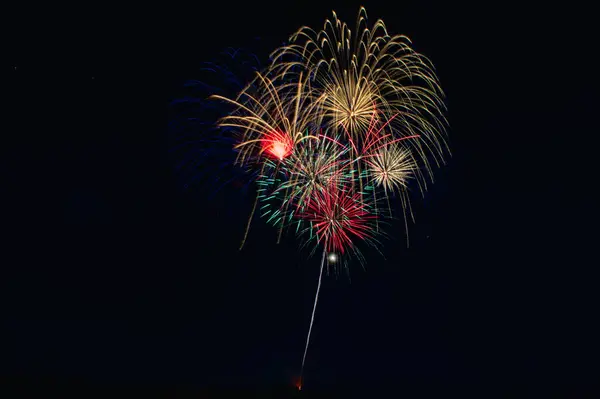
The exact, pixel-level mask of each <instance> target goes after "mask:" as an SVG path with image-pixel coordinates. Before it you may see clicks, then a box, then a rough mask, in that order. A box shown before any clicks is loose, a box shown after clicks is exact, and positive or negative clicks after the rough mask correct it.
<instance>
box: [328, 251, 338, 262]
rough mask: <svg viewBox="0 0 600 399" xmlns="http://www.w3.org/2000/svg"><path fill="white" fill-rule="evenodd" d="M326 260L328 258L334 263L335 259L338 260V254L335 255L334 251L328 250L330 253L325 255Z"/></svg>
mask: <svg viewBox="0 0 600 399" xmlns="http://www.w3.org/2000/svg"><path fill="white" fill-rule="evenodd" d="M327 260H328V261H329V262H330V263H335V262H337V260H338V256H337V254H336V253H334V252H330V253H329V255H327Z"/></svg>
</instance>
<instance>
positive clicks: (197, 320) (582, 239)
mask: <svg viewBox="0 0 600 399" xmlns="http://www.w3.org/2000/svg"><path fill="white" fill-rule="evenodd" d="M445 3H446V4H445V5H440V4H436V3H432V2H402V3H401V2H394V3H388V4H386V2H366V3H364V5H365V6H366V7H367V12H368V14H369V17H370V20H371V21H372V22H373V21H374V20H375V19H376V18H380V17H381V18H383V19H384V21H385V22H386V25H387V27H388V30H389V31H390V32H391V33H403V34H406V35H408V36H409V37H410V38H411V39H412V41H413V45H414V48H415V49H416V50H417V51H419V52H421V53H423V54H425V55H427V56H428V57H429V58H430V59H431V60H432V61H433V63H434V64H435V66H436V68H437V72H438V76H439V77H440V80H441V84H442V87H443V88H444V90H445V92H446V94H447V104H448V108H449V112H448V118H449V121H450V138H451V141H450V143H451V148H452V152H453V156H452V158H451V159H450V160H449V162H448V164H447V165H446V166H444V167H442V168H441V169H438V170H437V171H436V183H435V184H434V185H433V186H432V187H431V189H430V190H429V191H428V193H427V195H426V198H425V199H422V200H417V201H415V209H416V218H417V224H416V225H413V226H412V227H411V232H410V234H411V240H412V241H411V247H410V248H409V249H407V248H406V245H405V243H404V238H403V237H402V236H401V232H402V229H401V228H397V229H395V230H392V235H396V233H395V232H396V231H397V232H398V235H397V236H396V237H395V239H393V240H391V241H388V242H386V244H385V247H384V253H385V256H386V259H383V258H382V257H381V256H380V255H377V254H376V253H370V252H367V253H366V256H367V265H366V270H365V271H363V270H362V269H361V268H360V267H358V266H357V265H352V266H351V272H350V277H351V281H349V280H348V279H347V278H346V277H340V278H335V277H333V276H329V277H327V278H325V279H324V281H323V286H322V291H321V296H320V302H319V306H318V309H317V314H316V319H315V326H314V329H313V335H312V341H311V347H310V349H309V353H308V357H307V365H306V369H305V389H304V390H303V391H302V392H301V393H302V395H301V396H309V397H310V396H311V394H312V395H315V394H319V393H323V392H328V393H329V394H330V395H332V394H334V393H339V394H340V395H341V396H348V395H349V394H351V393H353V394H356V395H357V396H358V397H379V394H375V392H380V393H381V392H393V393H397V394H398V395H400V394H407V395H408V397H415V396H428V395H429V394H431V395H432V396H436V397H438V396H439V394H445V395H450V394H454V393H461V394H463V395H468V394H473V395H474V396H477V397H492V396H504V395H508V394H515V393H516V394H518V395H520V396H536V395H538V394H539V392H546V393H553V394H556V395H558V396H560V395H562V394H563V393H564V394H566V393H570V394H571V395H575V396H570V397H577V395H578V394H583V393H585V392H587V393H590V392H594V390H595V389H597V388H598V385H597V378H598V375H599V372H600V367H599V366H598V361H597V359H598V357H597V355H598V344H597V336H598V335H597V333H598V331H597V329H596V326H595V323H596V320H595V319H597V300H598V295H597V277H598V276H597V272H596V269H597V266H596V264H597V256H596V253H595V251H594V247H595V244H596V240H595V239H594V238H595V228H594V226H595V225H594V223H593V222H592V220H593V217H592V210H593V205H596V202H593V200H592V193H593V192H594V183H595V182H596V180H597V178H596V177H594V176H593V173H591V172H592V171H593V166H594V163H595V162H594V161H595V159H596V158H595V156H594V155H593V154H594V146H595V144H594V139H595V135H596V134H595V132H597V126H596V124H595V123H591V122H590V121H588V119H590V120H591V118H590V116H591V115H593V114H594V113H595V112H596V109H597V106H598V101H597V98H598V91H597V89H596V88H595V87H596V86H595V76H594V74H596V73H597V69H596V68H595V67H594V66H593V65H592V64H591V63H590V62H591V61H590V60H591V59H592V58H593V57H592V56H593V54H594V53H595V52H596V51H597V49H596V46H595V45H594V44H593V40H592V37H593V36H592V32H593V24H592V23H591V21H590V19H591V18H590V16H591V15H592V13H591V11H590V10H586V9H584V8H582V7H579V6H578V5H577V4H576V3H573V2H569V3H568V4H567V3H562V4H560V5H559V6H552V5H551V4H550V3H549V2H540V3H539V4H528V5H524V4H521V3H518V2H514V3H507V2H500V3H485V4H483V3H482V4H480V5H479V6H472V5H466V4H465V5H461V4H454V2H445ZM332 9H334V10H336V11H337V12H338V15H339V16H340V17H341V18H342V19H343V20H345V21H347V22H349V23H350V25H351V26H354V21H355V18H356V13H357V12H358V4H350V3H348V2H337V3H336V2H325V1H321V2H311V3H310V4H309V3H307V2H291V1H290V2H284V3H273V4H262V3H255V2H252V3H244V4H234V3H231V2H228V3H227V2H213V3H210V4H209V5H204V6H202V5H201V4H200V3H199V2H196V3H190V4H187V5H174V4H171V3H168V4H167V3H165V4H161V5H160V6H144V7H140V8H136V9H127V10H125V9H122V8H110V7H107V6H104V5H99V4H96V5H94V4H88V5H86V6H85V7H84V6H81V7H80V8H79V9H73V8H71V7H64V8H61V7H58V6H54V5H53V6H51V7H47V8H44V9H42V8H38V7H35V8H33V7H32V9H26V8H23V9H20V10H15V11H14V12H12V13H10V12H9V13H8V14H7V15H9V16H11V17H10V18H9V28H10V29H9V31H10V33H9V37H10V39H11V40H10V43H9V47H8V48H5V49H4V52H5V53H6V52H7V53H8V55H9V56H8V61H9V62H10V63H11V65H10V66H9V68H8V70H7V76H8V84H7V85H6V86H5V90H4V93H5V94H7V100H8V104H9V105H5V110H6V111H8V112H7V117H8V118H7V119H6V124H5V125H4V128H3V139H5V140H6V141H5V143H7V145H3V146H2V152H3V155H2V160H1V161H2V166H3V168H2V170H3V174H2V179H3V184H2V186H3V188H2V191H3V192H4V194H3V198H4V199H5V200H6V201H5V206H4V207H3V214H4V216H3V223H2V229H3V230H4V234H3V236H4V238H3V240H2V243H3V247H5V250H3V251H2V252H3V258H4V260H3V261H2V266H3V267H2V279H1V284H2V285H1V286H0V290H1V291H0V292H1V294H0V295H2V300H1V303H2V315H1V323H2V324H1V331H2V335H3V337H4V338H2V344H1V346H0V372H1V374H0V389H2V390H5V391H6V394H3V395H2V397H12V396H13V395H16V396H24V397H31V395H32V394H31V393H30V392H29V391H30V390H36V391H41V392H49V391H61V392H63V391H64V392H75V393H76V395H83V396H80V397H89V396H90V395H92V394H97V395H99V396H103V395H109V394H110V395H114V394H119V393H123V392H126V393H129V394H130V395H133V396H134V397H137V396H142V395H144V396H148V395H149V396H160V395H166V396H168V397H177V396H178V395H181V396H185V395H189V396H190V397H204V396H202V395H205V396H206V397H211V396H210V395H214V394H219V393H222V394H226V393H227V392H230V391H231V390H233V391H235V392H237V393H238V394H239V395H240V396H241V397H243V396H244V395H246V396H248V395H251V394H253V393H257V392H260V393H271V394H272V395H273V396H272V397H287V396H289V395H292V396H293V395H297V394H298V393H294V388H293V381H294V378H295V377H297V375H298V373H299V369H300V362H301V358H302V353H303V350H304V343H305V337H306V332H307V329H308V323H309V321H310V312H311V309H312V301H313V297H314V292H315V289H316V282H317V276H318V259H317V258H309V257H308V256H307V253H306V252H302V251H299V250H298V245H297V243H296V242H295V241H294V240H293V237H289V238H288V239H286V240H284V242H283V243H282V244H280V245H276V244H275V238H276V232H275V231H274V230H273V229H272V228H270V227H268V226H265V225H264V223H263V222H261V221H258V222H257V223H255V224H254V225H253V227H252V230H251V232H250V238H249V240H248V242H247V244H246V247H245V249H244V250H243V251H242V252H238V250H237V248H238V245H239V241H240V239H241V236H242V233H243V228H244V223H245V221H246V217H247V215H248V213H249V211H250V208H251V205H252V198H251V197H248V198H247V200H245V201H244V200H242V201H239V204H240V205H239V206H236V207H235V209H230V208H228V207H227V206H226V205H224V204H227V203H226V202H223V201H218V200H217V201H208V200H207V199H206V198H207V193H206V190H205V188H203V187H202V186H193V185H192V186H191V187H190V188H189V189H183V188H182V187H181V183H180V179H179V178H178V176H177V175H176V172H175V169H174V167H173V164H172V159H171V158H170V157H169V142H170V141H169V137H168V135H169V131H168V129H167V124H168V122H169V114H168V104H169V102H170V101H171V100H173V99H174V98H177V97H178V96H180V95H181V86H182V85H183V83H184V82H185V81H186V80H188V79H192V78H196V74H197V71H198V68H199V66H200V64H201V63H202V62H206V61H210V60H211V59H213V58H214V57H215V56H216V55H217V54H218V52H219V51H220V50H222V49H223V48H225V47H229V46H233V47H236V46H245V45H247V44H248V43H250V42H251V41H253V40H254V38H256V37H259V38H260V42H261V43H262V44H261V46H260V47H261V49H262V51H263V52H264V53H263V55H265V54H267V53H268V52H269V51H270V50H271V49H273V48H275V47H276V46H277V45H279V44H281V43H282V42H283V41H285V40H286V39H287V36H288V35H289V34H291V33H292V32H294V31H295V30H296V29H298V28H299V27H300V26H302V25H309V26H313V27H315V28H319V27H320V26H321V25H322V23H323V21H324V19H325V18H328V17H330V15H331V14H330V12H331V10H332ZM3 58H4V57H3ZM16 392H19V393H18V394H17V393H16ZM28 392H29V393H28ZM434 392H437V393H434ZM286 395H287V396H286ZM371 395H372V396H371Z"/></svg>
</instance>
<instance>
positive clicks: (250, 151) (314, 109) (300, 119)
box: [212, 73, 324, 163]
mask: <svg viewBox="0 0 600 399" xmlns="http://www.w3.org/2000/svg"><path fill="white" fill-rule="evenodd" d="M308 83H309V82H308V80H307V79H304V78H302V75H300V76H299V79H298V80H297V81H296V82H292V83H289V82H283V81H280V80H277V79H275V80H272V79H270V78H268V77H266V76H264V75H263V74H261V73H257V77H256V79H255V80H254V81H253V82H252V84H250V85H249V86H248V87H247V88H246V89H244V90H243V91H242V92H241V93H240V94H239V95H238V97H237V98H236V99H230V98H227V97H223V96H220V95H214V96H212V98H213V99H216V100H222V101H225V102H228V103H230V104H232V105H233V106H234V107H235V108H236V109H235V110H234V111H233V112H232V113H231V114H229V115H227V116H225V117H224V118H222V119H221V121H220V123H219V126H220V127H228V128H236V129H238V130H239V131H240V132H241V135H242V138H241V140H240V142H239V143H238V144H237V145H236V146H235V148H236V149H239V151H240V152H239V156H238V162H239V163H246V162H247V161H248V160H249V159H256V158H260V156H261V155H262V154H263V153H266V154H267V155H269V156H271V157H275V158H277V159H279V160H282V159H283V158H285V157H287V156H289V155H290V154H291V153H292V152H293V151H294V149H295V147H296V146H297V145H298V144H299V143H301V142H302V141H303V140H306V139H310V138H316V137H315V136H314V135H311V134H309V132H310V131H311V130H313V129H315V126H318V125H319V123H320V120H318V119H315V115H319V114H320V112H319V111H318V109H319V108H320V106H321V104H322V100H323V97H324V96H321V97H320V98H319V97H316V96H315V94H314V92H313V91H312V90H311V88H310V85H309V84H308Z"/></svg>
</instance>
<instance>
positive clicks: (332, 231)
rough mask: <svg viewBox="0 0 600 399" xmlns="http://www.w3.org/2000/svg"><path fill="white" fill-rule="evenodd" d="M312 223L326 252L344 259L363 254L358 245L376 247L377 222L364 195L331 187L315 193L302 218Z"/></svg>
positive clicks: (347, 189)
mask: <svg viewBox="0 0 600 399" xmlns="http://www.w3.org/2000/svg"><path fill="white" fill-rule="evenodd" d="M300 217H301V218H303V219H306V220H307V221H309V222H310V224H311V227H310V230H311V233H312V231H314V235H312V234H311V236H312V238H314V239H316V240H317V241H318V242H320V243H322V244H323V248H324V251H326V252H335V253H339V254H340V255H344V254H345V253H347V252H348V251H352V252H354V253H355V254H359V252H358V251H357V249H356V242H357V241H365V242H368V243H370V244H375V243H376V241H375V234H376V230H375V224H374V221H375V218H376V215H375V214H373V213H372V212H371V210H370V207H369V205H368V204H367V203H365V202H364V201H363V199H362V197H361V195H360V193H357V192H353V191H352V190H351V189H350V188H349V187H344V186H342V187H339V186H338V185H331V186H330V187H328V189H327V190H322V191H318V192H316V193H315V196H314V198H313V200H312V201H311V202H310V203H309V204H308V206H307V209H306V211H305V212H303V213H302V214H301V215H300Z"/></svg>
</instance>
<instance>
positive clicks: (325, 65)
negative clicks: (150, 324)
mask: <svg viewBox="0 0 600 399" xmlns="http://www.w3.org/2000/svg"><path fill="white" fill-rule="evenodd" d="M212 98H213V99H217V100H222V101H223V102H225V103H228V104H230V105H232V106H233V107H234V109H233V111H232V112H231V113H229V114H228V115H226V116H225V117H223V118H222V119H221V120H220V122H219V126H220V127H221V128H223V129H233V130H235V131H236V133H237V135H238V136H237V137H238V141H237V143H236V144H235V146H234V148H235V149H236V150H237V151H238V156H237V159H236V163H239V164H243V165H245V166H246V167H248V168H250V169H252V170H253V171H255V173H256V175H257V176H258V177H257V179H256V181H257V185H258V189H257V196H256V200H255V202H254V205H253V208H252V212H251V214H250V217H249V219H248V225H247V227H246V230H245V233H244V238H243V240H242V246H243V245H244V242H245V240H246V237H247V235H248V231H249V228H250V222H251V221H252V218H253V216H254V214H255V210H256V209H257V207H258V204H260V208H259V209H260V214H261V216H263V217H264V218H265V219H266V220H267V222H269V223H271V224H273V225H275V226H277V227H278V228H279V237H281V234H282V232H283V230H284V228H285V227H295V232H296V233H297V234H298V235H299V236H301V237H303V238H304V239H305V241H306V244H312V252H311V253H314V252H315V251H316V249H317V248H321V249H322V252H323V254H322V258H321V267H320V272H319V280H318V281H319V282H318V285H317V293H316V296H315V302H314V306H313V310H312V317H311V322H310V327H309V331H308V336H307V340H306V346H305V350H304V356H303V359H302V369H301V372H300V381H299V384H298V387H299V388H300V387H301V378H302V372H303V369H304V363H305V359H306V353H307V350H308V345H309V342H310V334H311V330H312V326H313V321H314V314H315V310H316V306H317V301H318V297H319V289H320V286H321V278H322V272H323V267H324V264H325V262H326V261H327V263H328V265H329V264H336V265H339V264H345V262H344V260H343V258H346V257H348V256H352V257H355V258H357V259H359V260H360V261H361V263H362V259H363V258H362V255H361V253H360V251H359V249H358V248H359V246H360V245H359V244H361V243H366V244H369V245H372V246H374V247H375V248H377V247H378V245H379V241H378V240H377V238H378V236H379V235H382V234H384V232H383V231H382V230H381V229H380V225H381V224H382V223H384V220H385V219H386V218H387V217H388V216H391V215H392V214H393V212H392V205H391V199H393V198H399V200H400V201H401V204H402V210H403V212H404V222H405V227H406V229H407V240H408V225H407V211H408V212H410V215H411V216H412V212H411V211H410V202H409V197H408V189H409V181H411V180H415V181H417V184H418V186H419V188H420V190H421V192H422V193H424V191H425V189H426V179H425V177H429V178H431V179H432V177H433V171H432V165H433V164H436V165H438V166H439V165H440V164H442V163H443V162H444V158H445V156H447V155H448V154H449V150H448V145H447V141H446V126H447V121H446V119H445V117H444V115H443V113H444V111H445V106H444V102H443V100H444V93H443V91H442V90H441V88H440V85H439V81H438V78H437V76H436V74H435V71H434V68H433V65H432V64H431V62H430V61H429V59H428V58H426V57H425V56H423V55H422V54H419V53H418V52H416V51H415V50H414V49H413V48H412V43H411V41H410V40H409V39H408V38H407V37H406V36H404V35H393V36H392V35H389V34H388V32H387V29H386V27H385V24H384V23H383V21H381V20H377V21H376V22H375V24H374V25H372V26H369V24H368V22H367V14H366V11H365V9H364V8H361V9H360V11H359V13H358V18H357V21H356V29H355V30H354V32H353V31H351V30H350V28H349V27H348V26H347V24H346V23H344V22H342V21H340V20H339V19H338V17H337V15H336V14H335V12H334V13H333V19H332V20H326V21H325V24H324V26H323V29H321V30H319V31H315V30H312V29H311V28H308V27H303V28H301V29H300V30H299V31H297V32H296V33H294V34H293V35H292V36H291V37H290V43H289V44H288V45H285V46H283V47H281V48H279V49H277V50H275V51H274V52H273V53H272V54H271V65H270V66H269V67H268V68H267V69H265V70H264V71H261V72H259V73H257V74H256V77H255V78H254V79H253V80H252V81H251V83H250V84H249V85H248V86H247V87H246V88H245V89H244V90H242V91H241V92H240V93H239V95H237V96H236V97H231V96H227V95H220V94H218V95H214V96H212ZM383 199H385V201H386V202H387V209H386V207H385V206H384V207H381V206H380V205H379V204H380V203H381V200H383ZM413 220H414V219H413ZM240 249H241V247H240ZM340 260H341V262H340Z"/></svg>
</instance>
